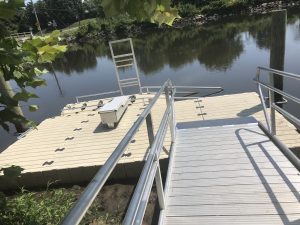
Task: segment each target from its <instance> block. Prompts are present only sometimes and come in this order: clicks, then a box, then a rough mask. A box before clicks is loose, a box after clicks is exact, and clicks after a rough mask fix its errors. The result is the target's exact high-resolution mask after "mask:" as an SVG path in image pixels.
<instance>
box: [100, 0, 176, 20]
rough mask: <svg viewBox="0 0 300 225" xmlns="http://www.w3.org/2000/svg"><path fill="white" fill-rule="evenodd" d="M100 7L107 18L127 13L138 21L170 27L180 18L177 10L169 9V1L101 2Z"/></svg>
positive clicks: (122, 0)
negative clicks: (148, 21) (147, 21)
mask: <svg viewBox="0 0 300 225" xmlns="http://www.w3.org/2000/svg"><path fill="white" fill-rule="evenodd" d="M101 5H102V7H103V9H104V13H105V15H106V16H107V17H113V16H117V15H119V14H124V13H127V14H128V15H130V16H131V17H134V18H136V19H138V20H140V21H143V20H150V21H151V22H153V23H158V24H159V25H161V24H163V23H165V24H167V25H170V26H171V25H172V24H173V22H174V20H175V19H176V18H180V17H179V15H178V10H177V9H175V8H171V0H144V1H136V0H126V1H124V0H103V1H102V4H101Z"/></svg>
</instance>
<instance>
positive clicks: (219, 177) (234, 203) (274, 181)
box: [161, 118, 300, 225]
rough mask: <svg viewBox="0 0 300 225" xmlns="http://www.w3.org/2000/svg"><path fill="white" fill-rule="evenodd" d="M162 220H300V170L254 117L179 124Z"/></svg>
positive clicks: (275, 224) (272, 224)
mask: <svg viewBox="0 0 300 225" xmlns="http://www.w3.org/2000/svg"><path fill="white" fill-rule="evenodd" d="M175 143H176V144H175V148H174V152H173V154H172V157H171V159H170V168H169V171H168V177H169V178H168V180H169V181H167V182H168V183H169V185H167V186H168V188H167V190H166V207H165V210H163V211H162V214H161V217H162V218H161V219H162V220H161V224H168V225H169V224H170V225H176V224H178V225H179V224H195V225H196V224H197V225H198V224H205V225H214V224H224V225H232V224H236V225H237V224H243V225H245V224H247V225H249V224H261V225H262V224H264V225H266V224H268V225H279V224H280V225H282V224H285V225H287V224H289V225H296V224H300V204H299V202H300V176H299V171H298V170H297V169H296V168H295V167H294V165H293V164H292V163H291V162H290V161H289V160H288V159H287V158H286V156H284V155H283V153H282V152H281V151H280V150H279V149H278V148H277V147H276V146H275V145H274V144H273V142H272V141H270V139H269V138H268V137H267V136H266V135H265V134H264V132H263V131H262V130H261V129H260V128H259V126H258V124H257V122H256V120H255V119H253V118H238V119H223V120H211V121H197V122H186V123H178V124H177V132H176V141H175Z"/></svg>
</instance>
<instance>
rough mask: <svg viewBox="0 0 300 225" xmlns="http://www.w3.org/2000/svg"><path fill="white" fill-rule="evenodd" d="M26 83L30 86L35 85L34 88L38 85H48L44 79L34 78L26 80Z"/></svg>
mask: <svg viewBox="0 0 300 225" xmlns="http://www.w3.org/2000/svg"><path fill="white" fill-rule="evenodd" d="M26 85H27V86H30V87H33V88H36V87H39V86H46V85H47V83H46V81H45V80H43V79H34V80H32V81H28V82H26Z"/></svg>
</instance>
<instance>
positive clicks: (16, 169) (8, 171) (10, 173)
mask: <svg viewBox="0 0 300 225" xmlns="http://www.w3.org/2000/svg"><path fill="white" fill-rule="evenodd" d="M1 170H2V171H3V174H4V176H6V177H10V178H15V177H19V176H20V175H21V173H22V171H23V170H24V169H23V168H22V167H20V166H15V165H12V166H10V167H7V168H2V169H1Z"/></svg>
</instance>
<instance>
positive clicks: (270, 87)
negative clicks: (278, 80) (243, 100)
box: [254, 67, 300, 135]
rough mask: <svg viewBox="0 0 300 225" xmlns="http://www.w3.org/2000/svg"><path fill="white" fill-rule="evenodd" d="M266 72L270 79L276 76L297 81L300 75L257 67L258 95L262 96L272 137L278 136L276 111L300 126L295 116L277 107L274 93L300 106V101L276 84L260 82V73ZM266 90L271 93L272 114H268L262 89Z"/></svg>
mask: <svg viewBox="0 0 300 225" xmlns="http://www.w3.org/2000/svg"><path fill="white" fill-rule="evenodd" d="M262 70H263V71H266V72H269V73H270V77H271V76H274V74H276V75H279V76H282V77H286V78H291V79H296V80H300V75H297V74H293V73H287V72H284V71H280V70H275V69H272V68H266V67H257V72H256V78H255V79H254V81H255V82H256V83H257V87H258V93H259V96H260V100H261V103H262V106H263V111H264V116H265V119H266V122H267V127H268V130H269V132H270V134H271V135H275V134H276V119H275V111H277V112H279V113H281V114H282V115H283V116H284V117H286V118H288V119H289V120H290V121H292V122H293V123H294V124H296V125H297V126H300V120H299V119H298V118H296V117H295V116H293V115H292V114H290V113H289V112H287V111H286V110H285V109H283V108H280V107H278V106H277V105H276V103H275V102H274V98H273V97H272V96H273V94H274V93H278V94H280V95H281V96H284V97H286V98H287V99H289V100H292V101H293V102H296V103H298V104H299V105H300V99H299V98H297V97H295V96H293V95H291V94H288V93H286V92H285V91H283V90H279V89H278V88H276V87H274V84H271V85H270V84H266V83H264V82H262V81H261V80H260V72H261V71H262ZM262 87H263V88H266V89H267V90H268V91H269V102H270V104H269V106H270V114H268V112H267V107H266V103H265V100H264V99H265V98H264V95H263V92H262V89H261V88H262Z"/></svg>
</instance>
